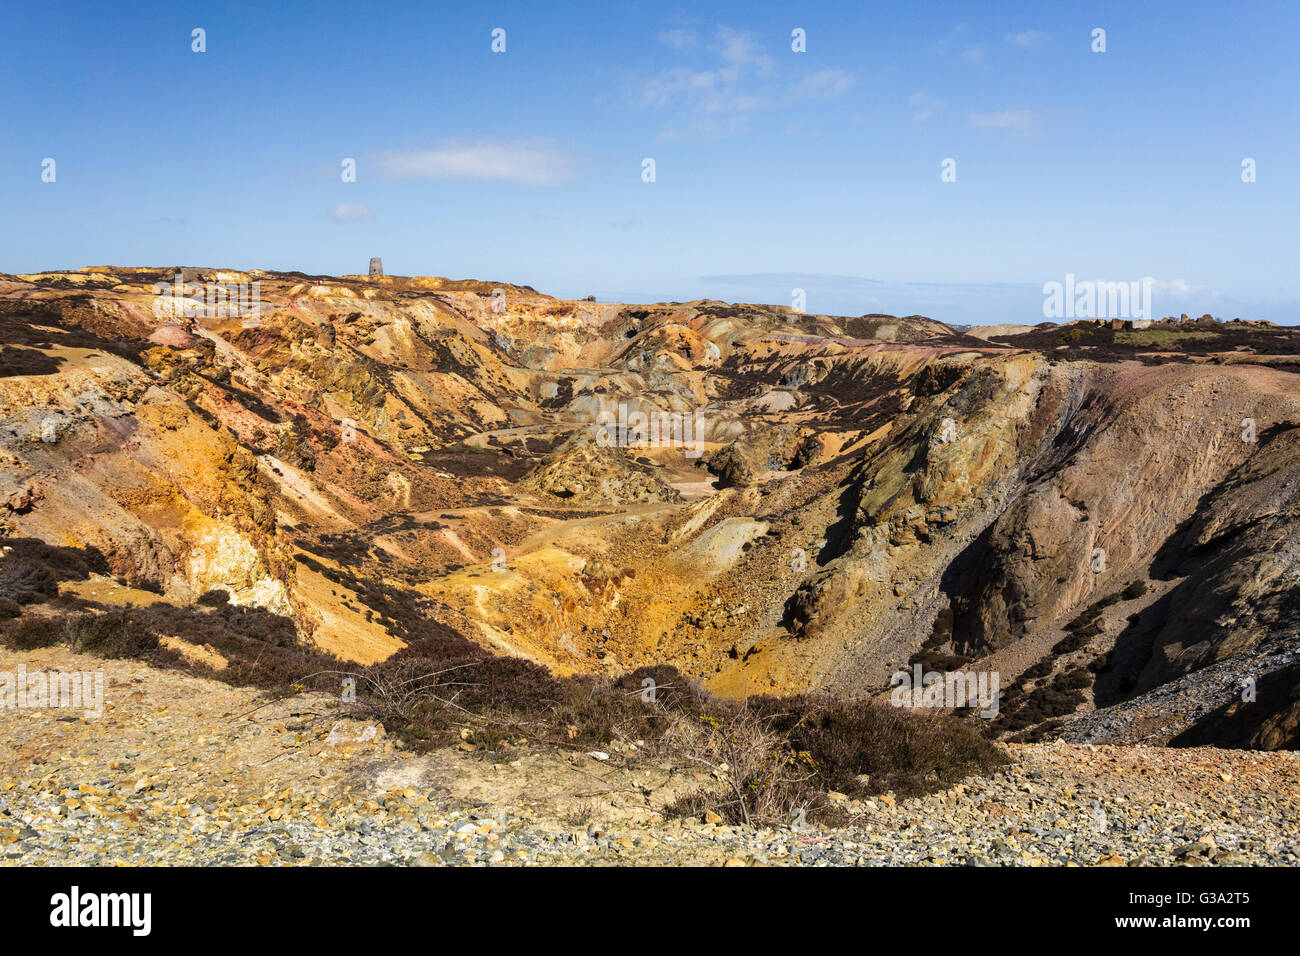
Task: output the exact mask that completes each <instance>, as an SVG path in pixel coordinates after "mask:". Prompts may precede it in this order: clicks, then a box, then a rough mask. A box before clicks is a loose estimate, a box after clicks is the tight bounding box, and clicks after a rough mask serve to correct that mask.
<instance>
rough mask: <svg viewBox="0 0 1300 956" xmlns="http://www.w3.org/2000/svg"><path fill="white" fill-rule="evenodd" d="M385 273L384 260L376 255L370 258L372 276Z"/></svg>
mask: <svg viewBox="0 0 1300 956" xmlns="http://www.w3.org/2000/svg"><path fill="white" fill-rule="evenodd" d="M383 274H384V260H383V259H381V258H379V257H378V256H374V257H372V258H371V260H370V278H372V279H373V278H375V277H376V276H382V275H383Z"/></svg>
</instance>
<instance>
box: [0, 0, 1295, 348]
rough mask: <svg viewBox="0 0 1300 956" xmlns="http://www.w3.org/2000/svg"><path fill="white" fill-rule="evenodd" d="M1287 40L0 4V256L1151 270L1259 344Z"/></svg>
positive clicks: (999, 277)
mask: <svg viewBox="0 0 1300 956" xmlns="http://www.w3.org/2000/svg"><path fill="white" fill-rule="evenodd" d="M196 27H198V28H202V29H204V30H205V31H206V46H207V50H206V52H204V53H195V52H193V51H192V49H191V46H192V37H191V31H192V30H193V29H194V28H196ZM497 27H500V28H503V29H504V30H505V45H506V49H505V52H504V53H494V52H493V51H492V49H491V44H492V36H491V32H492V30H493V29H494V28H497ZM795 28H801V29H803V30H804V31H805V32H806V46H807V49H806V52H802V53H796V52H794V51H793V50H792V49H791V31H792V30H794V29H795ZM1095 28H1102V29H1104V30H1105V31H1106V51H1105V52H1104V53H1094V52H1093V51H1092V49H1091V46H1092V43H1093V40H1092V31H1093V30H1094V29H1095ZM1297 37H1300V4H1297V3H1294V2H1289V0H1288V2H1268V0H1265V2H1252V3H1246V4H1232V5H1228V4H1223V3H1210V2H1200V0H1184V2H1179V3H1143V4H1140V5H1139V4H1130V3H1098V2H1093V3H1075V2H1056V3H1016V2H996V3H981V2H964V3H943V2H936V3H926V4H898V3H891V4H876V3H871V4H866V3H847V2H846V3H808V4H795V3H788V2H787V3H715V4H710V5H707V6H705V5H678V4H673V3H662V2H655V3H641V4H625V5H624V4H614V3H601V4H556V5H554V6H552V5H543V4H536V3H519V4H491V3H486V4H465V3H428V2H426V3H393V4H385V3H367V4H359V3H358V4H343V3H338V4H306V3H276V4H251V3H250V4H247V5H245V4H237V3H225V4H222V3H204V4H185V3H166V4H163V3H157V4H147V3H146V4H137V5H133V6H132V7H131V9H130V12H129V13H128V12H115V11H114V10H113V9H112V7H111V6H110V5H105V4H91V3H85V4H81V3H50V4H11V5H10V6H9V8H8V10H7V13H6V23H5V29H4V31H3V34H0V105H2V106H3V115H4V117H5V122H4V131H3V134H0V221H3V223H4V229H3V233H2V235H0V271H6V272H27V271H35V270H38V269H53V268H77V267H81V266H86V265H97V264H117V265H177V264H185V265H213V266H217V265H220V266H228V267H233V268H254V267H264V268H276V269H298V270H302V271H306V272H313V273H329V274H343V273H352V272H362V271H364V270H365V267H366V264H367V262H368V260H369V257H370V256H372V255H378V256H382V257H383V259H384V265H385V268H386V270H387V271H388V272H390V273H394V274H403V275H448V276H452V277H458V278H459V277H473V278H483V279H489V280H502V281H509V282H518V283H526V284H531V285H533V286H535V287H537V288H538V289H540V290H542V291H545V292H550V293H552V294H555V295H563V296H583V295H587V294H595V295H597V296H598V297H599V298H602V299H622V300H628V301H655V300H668V299H676V300H685V299H690V298H697V297H704V296H707V297H711V298H718V299H727V300H732V301H766V302H777V303H785V304H789V303H790V301H791V290H792V289H793V288H794V287H796V286H797V287H799V288H803V289H804V290H805V294H806V299H807V309H808V310H809V311H813V312H826V313H832V314H849V315H857V314H862V313H865V312H888V313H895V314H908V313H915V312H920V313H924V314H929V315H933V316H934V317H936V318H939V319H943V320H946V321H951V322H957V323H989V322H1028V323H1033V322H1038V321H1042V318H1043V315H1042V303H1043V293H1042V285H1043V283H1045V282H1049V281H1063V280H1064V278H1065V276H1066V275H1067V274H1074V275H1075V276H1077V277H1078V278H1079V279H1103V280H1108V281H1133V280H1139V279H1142V278H1144V277H1148V276H1149V277H1153V278H1154V279H1156V280H1157V285H1156V286H1155V290H1156V291H1155V302H1154V308H1155V312H1156V313H1157V315H1162V314H1167V313H1173V314H1177V313H1179V312H1183V311H1187V312H1190V313H1192V314H1195V315H1199V314H1201V313H1203V312H1207V311H1208V312H1212V313H1214V314H1216V315H1221V316H1223V317H1226V318H1231V317H1233V316H1237V315H1240V316H1243V317H1247V318H1266V319H1271V320H1273V321H1277V322H1285V323H1288V324H1292V323H1296V322H1298V321H1300V268H1298V266H1300V242H1297V239H1296V236H1297V227H1296V216H1297V211H1298V210H1300V185H1298V184H1300V67H1298V66H1297V62H1298V61H1300V57H1297V54H1296V50H1295V43H1296V38H1297ZM47 157H48V158H53V159H54V160H55V162H56V167H55V170H56V180H55V181H54V182H52V183H50V182H42V179H41V174H42V161H43V160H44V159H45V158H47ZM347 157H350V158H353V159H355V160H356V168H357V177H356V179H357V181H356V182H352V183H345V182H343V181H342V179H341V175H340V172H341V162H342V160H343V159H344V158H347ZM1248 157H1249V158H1252V159H1254V160H1255V163H1256V177H1257V178H1256V181H1255V182H1253V183H1244V182H1242V161H1243V159H1245V158H1248ZM646 158H652V159H653V160H654V161H655V173H656V176H655V181H654V182H649V183H648V182H644V181H643V179H642V163H643V160H644V159H646ZM947 158H952V159H954V160H955V161H956V181H955V182H942V181H941V176H940V173H941V164H942V162H943V161H944V160H945V159H947Z"/></svg>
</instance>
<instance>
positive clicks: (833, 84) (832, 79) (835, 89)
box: [795, 70, 853, 99]
mask: <svg viewBox="0 0 1300 956" xmlns="http://www.w3.org/2000/svg"><path fill="white" fill-rule="evenodd" d="M852 87H853V74H852V73H849V72H847V71H845V70H818V71H817V72H816V73H809V74H808V75H807V76H805V77H804V78H803V79H802V80H801V81H800V82H799V86H798V88H797V89H796V91H795V95H796V96H799V97H806V98H810V99H830V98H832V97H836V96H839V95H840V94H842V93H847V92H848V91H849V90H850V89H851V88H852Z"/></svg>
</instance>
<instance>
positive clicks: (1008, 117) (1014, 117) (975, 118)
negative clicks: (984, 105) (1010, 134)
mask: <svg viewBox="0 0 1300 956" xmlns="http://www.w3.org/2000/svg"><path fill="white" fill-rule="evenodd" d="M969 119H970V125H971V126H972V127H974V128H975V129H1009V130H1012V131H1014V132H1017V133H1032V132H1033V131H1034V130H1036V129H1037V128H1038V123H1039V117H1038V114H1037V113H1035V112H1034V111H1033V110H1003V111H1002V112H1000V113H971V114H970V117H969Z"/></svg>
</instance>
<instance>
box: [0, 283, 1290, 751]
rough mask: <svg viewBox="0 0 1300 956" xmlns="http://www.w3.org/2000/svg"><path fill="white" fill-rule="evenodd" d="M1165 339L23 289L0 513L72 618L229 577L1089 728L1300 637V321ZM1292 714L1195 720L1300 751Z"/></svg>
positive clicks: (1177, 329)
mask: <svg viewBox="0 0 1300 956" xmlns="http://www.w3.org/2000/svg"><path fill="white" fill-rule="evenodd" d="M177 274H181V275H182V280H183V281H184V282H189V283H193V285H192V286H191V287H190V288H189V290H188V292H189V295H190V302H189V306H188V307H187V304H186V299H185V298H184V297H178V296H177V295H176V294H175V290H176V289H177V285H176V279H175V277H176V275H177ZM252 283H257V294H256V297H255V300H256V301H255V302H254V303H252V304H251V305H249V306H248V307H247V308H239V309H226V308H220V307H213V304H212V301H211V298H210V296H209V294H208V291H207V290H210V289H212V288H226V287H229V288H243V289H245V290H247V289H249V288H251V287H252ZM241 284H242V286H241ZM183 291H185V290H183ZM236 298H237V297H236ZM200 299H202V301H201V302H200V301H198V300H200ZM1121 325H1122V324H1121ZM1156 328H1157V331H1159V333H1160V334H1159V335H1155V336H1152V335H1151V334H1149V333H1148V332H1141V333H1139V332H1132V331H1130V330H1125V329H1123V328H1122V327H1121V328H1114V327H1112V326H1111V325H1109V324H1106V325H1101V324H1091V323H1075V324H1073V325H1071V326H1068V327H1062V328H1056V327H1050V328H1049V327H1035V328H1032V329H1031V328H1028V327H1010V326H1008V327H1006V328H1005V329H1002V328H1000V329H990V330H982V331H981V330H974V331H975V332H978V333H979V334H978V335H975V334H971V335H963V334H960V333H957V332H955V331H953V330H952V329H950V328H948V327H946V326H944V325H942V324H941V323H938V322H935V321H933V320H929V319H924V318H922V317H908V318H905V319H895V318H892V317H888V316H864V317H861V318H837V317H827V316H808V315H803V314H798V313H794V312H791V311H790V310H787V309H781V308H775V307H771V306H739V305H728V304H725V303H718V302H709V301H704V302H692V303H660V304H654V305H623V304H616V303H614V304H611V303H595V302H574V301H566V300H557V299H553V298H551V297H549V296H545V295H542V294H539V293H537V292H536V291H534V290H532V289H530V288H528V287H524V286H513V285H508V284H504V283H490V282H457V281H452V280H447V279H439V278H402V277H379V278H375V279H370V278H366V277H361V276H345V277H311V276H304V275H301V274H286V273H272V272H261V271H252V272H235V271H230V270H184V271H183V273H182V271H181V270H173V269H152V270H151V269H118V268H99V269H93V270H83V271H80V272H71V273H50V274H42V275H33V276H0V346H2V347H3V351H0V481H2V482H3V485H2V487H3V493H2V494H0V533H2V534H3V535H4V536H5V537H7V538H10V539H20V538H32V539H40V540H41V541H44V542H46V543H48V544H51V545H58V546H61V547H66V548H72V549H77V550H79V551H82V552H85V553H86V554H88V555H90V556H92V557H93V559H94V561H93V563H94V565H95V566H96V567H98V568H100V569H101V571H100V572H99V576H98V577H96V578H95V579H94V581H93V582H86V581H71V580H70V581H64V582H63V583H62V584H61V585H60V586H61V587H62V588H63V590H64V593H65V597H66V598H67V599H68V600H72V599H80V600H89V598H87V597H85V595H88V594H91V592H92V591H93V598H94V601H95V602H96V603H97V604H102V603H112V602H113V601H115V600H119V601H125V600H134V599H138V596H139V595H140V594H141V593H152V594H153V595H154V596H155V597H156V599H158V600H162V601H166V602H169V603H174V604H178V605H186V606H189V605H192V604H194V603H195V602H196V601H198V599H199V598H200V597H201V596H203V595H204V594H206V593H208V592H211V591H224V592H226V594H227V595H228V597H229V600H230V601H231V602H233V603H236V604H243V605H246V606H250V607H259V608H263V609H265V610H267V611H270V612H272V613H274V614H277V615H282V616H286V617H288V618H290V619H292V620H293V622H294V623H295V626H296V627H297V631H298V634H299V638H300V640H303V641H308V642H312V643H314V644H316V645H318V646H320V647H322V648H324V649H326V650H329V651H331V652H334V653H337V654H339V655H340V656H343V657H347V658H350V659H354V660H357V661H362V662H370V661H375V660H381V659H383V658H385V657H386V656H388V655H389V654H391V653H393V652H394V651H395V650H397V649H398V648H400V647H402V646H403V645H404V644H405V643H406V642H408V641H410V640H413V639H416V638H418V637H419V636H420V635H421V634H422V633H423V632H424V629H426V628H428V627H433V626H436V627H439V628H450V629H452V630H455V631H458V632H460V633H462V634H464V635H465V636H467V637H470V638H471V639H473V640H476V641H478V642H480V643H482V644H484V645H485V646H488V647H491V648H493V649H494V650H496V651H497V652H500V653H508V654H515V655H519V656H523V657H527V658H530V659H533V660H536V661H539V662H541V663H544V664H546V665H547V666H549V667H552V668H554V669H556V670H559V671H565V672H567V671H581V670H604V671H608V672H615V673H617V672H621V671H625V670H629V669H631V668H634V667H636V666H639V665H643V664H651V663H661V662H669V663H673V664H676V665H677V666H678V667H680V668H681V669H682V670H683V671H685V672H686V673H688V674H690V675H691V676H694V677H697V678H699V679H702V680H704V681H706V682H708V683H709V685H710V686H711V687H712V688H714V689H715V690H716V691H718V692H719V693H724V694H732V695H742V694H745V693H766V692H774V691H779V692H788V691H798V690H803V689H815V688H825V689H830V690H833V691H836V692H838V693H843V694H852V695H865V694H878V693H882V692H885V691H887V689H888V680H889V676H890V674H891V673H893V672H894V671H895V670H897V669H899V668H900V667H905V666H907V665H908V663H909V661H910V662H921V663H923V664H924V665H925V666H926V667H928V668H935V669H940V670H942V669H951V668H954V667H967V668H974V669H994V670H997V671H998V672H999V673H1000V674H1001V678H1002V684H1003V686H1004V687H1006V688H1009V691H1008V695H1007V700H1006V705H1005V707H1004V714H1003V716H1002V717H1000V718H999V721H1000V723H998V724H997V730H998V732H1000V733H1004V734H1008V735H1010V734H1035V733H1043V732H1047V731H1049V730H1050V731H1054V732H1060V733H1067V732H1068V731H1069V726H1070V725H1069V724H1068V723H1066V721H1067V720H1069V719H1074V718H1080V719H1081V718H1082V716H1083V715H1085V714H1087V713H1089V712H1090V711H1092V710H1093V709H1094V707H1101V708H1119V709H1120V710H1121V711H1122V709H1123V708H1124V707H1125V702H1126V701H1134V700H1137V699H1139V698H1141V697H1142V696H1143V695H1149V694H1150V693H1151V692H1152V691H1153V690H1154V689H1158V688H1161V687H1164V686H1172V682H1177V681H1180V680H1184V679H1186V678H1188V675H1193V674H1196V673H1200V672H1206V673H1208V671H1207V670H1206V669H1207V668H1212V667H1227V668H1229V669H1231V668H1232V667H1238V670H1240V671H1241V673H1242V674H1246V671H1247V670H1249V667H1247V666H1246V664H1245V663H1243V662H1247V661H1250V662H1255V661H1258V660H1262V659H1264V658H1263V657H1261V654H1263V653H1264V651H1265V650H1267V651H1268V654H1270V655H1273V656H1269V657H1268V660H1274V658H1275V657H1277V654H1281V655H1282V657H1281V658H1278V660H1280V661H1281V663H1277V664H1276V666H1274V665H1268V666H1269V667H1273V670H1270V671H1268V673H1267V674H1265V673H1259V674H1257V675H1256V676H1257V677H1258V678H1259V679H1261V680H1264V679H1266V678H1268V675H1269V674H1273V673H1274V672H1277V673H1279V674H1281V673H1282V671H1281V668H1284V667H1286V666H1290V664H1289V660H1290V658H1287V657H1286V656H1285V655H1286V654H1287V653H1289V651H1288V650H1287V648H1289V647H1291V646H1292V643H1300V637H1298V636H1297V618H1300V604H1298V601H1297V596H1298V595H1300V576H1298V572H1300V531H1298V530H1297V529H1298V528H1300V523H1298V522H1297V521H1296V518H1297V508H1300V504H1298V503H1297V495H1298V493H1300V491H1298V489H1300V376H1298V374H1297V373H1298V372H1300V357H1298V355H1300V336H1297V335H1296V334H1295V333H1294V332H1292V331H1290V330H1289V329H1280V328H1277V327H1271V326H1266V325H1263V324H1253V323H1221V324H1215V323H1212V322H1211V323H1208V324H1207V323H1205V322H1204V321H1203V322H1201V323H1200V324H1197V325H1195V326H1192V325H1190V324H1184V323H1179V322H1167V323H1163V324H1160V325H1158V326H1157V327H1156ZM1192 328H1195V331H1196V333H1197V334H1195V335H1190V334H1188V333H1189V331H1190V330H1191V329H1192ZM1206 333H1209V334H1208V335H1207V334H1206ZM114 579H120V581H118V582H115V580H114ZM92 584H93V587H92ZM78 594H80V595H82V597H81V598H77V595H78ZM24 606H25V607H26V613H47V612H49V611H50V609H49V608H46V609H45V610H44V611H42V610H41V606H40V605H34V604H30V603H29V604H27V605H24ZM1277 647H1281V648H1282V650H1281V651H1277V652H1276V654H1275V653H1274V650H1272V649H1275V648H1277ZM1266 656H1267V655H1266ZM1238 665H1240V666H1238ZM1250 666H1251V667H1255V666H1256V665H1255V664H1253V663H1252V664H1251V665H1250ZM1259 666H1263V665H1259ZM1216 673H1217V671H1216ZM1233 673H1236V672H1235V671H1234V672H1233ZM1287 680H1289V678H1287V679H1284V678H1283V677H1278V678H1277V681H1281V683H1279V684H1278V687H1281V686H1282V684H1284V683H1285V684H1286V687H1287V688H1289V687H1290V686H1291V685H1290V684H1289V683H1286V681H1287ZM1206 693H1207V694H1208V691H1207V692H1206ZM1270 701H1272V702H1271V703H1269V704H1268V706H1267V708H1265V707H1263V706H1262V705H1261V706H1256V707H1254V708H1253V709H1252V708H1250V707H1247V708H1246V710H1247V712H1246V714H1245V716H1244V717H1242V716H1234V717H1232V718H1231V720H1229V718H1227V717H1224V716H1223V715H1222V714H1219V716H1217V717H1214V718H1213V720H1211V718H1210V717H1206V718H1205V720H1204V721H1203V722H1202V730H1203V732H1205V733H1211V734H1213V733H1217V732H1218V731H1216V730H1215V729H1214V728H1216V727H1220V726H1223V727H1227V726H1228V723H1232V722H1233V721H1235V723H1233V727H1234V728H1235V729H1233V730H1232V734H1235V735H1236V738H1240V739H1241V740H1242V741H1248V740H1251V739H1254V740H1255V741H1256V745H1261V744H1259V741H1260V740H1264V741H1265V743H1264V744H1262V745H1267V746H1274V747H1276V746H1294V742H1295V739H1296V736H1295V728H1296V724H1297V717H1296V713H1297V712H1298V711H1297V708H1298V707H1300V705H1296V704H1295V703H1294V701H1291V700H1290V698H1289V697H1287V695H1286V693H1283V692H1282V691H1277V692H1271V697H1270ZM1205 704H1206V706H1207V708H1209V710H1215V711H1216V712H1217V711H1218V709H1220V708H1221V707H1227V706H1229V702H1226V701H1220V700H1218V699H1217V698H1215V699H1214V700H1210V699H1209V698H1208V697H1207V698H1206V701H1205ZM1211 704H1213V707H1210V705H1211ZM1209 710H1207V713H1209ZM1240 710H1241V708H1238V711H1234V714H1238V712H1239V711H1240ZM1197 719H1199V718H1197ZM1215 721H1218V722H1217V723H1215ZM1225 721H1227V722H1228V723H1225ZM1191 725H1195V720H1192V724H1191ZM1189 726H1190V725H1189ZM1241 727H1247V730H1248V731H1249V732H1246V731H1242V730H1241ZM1090 732H1091V731H1090ZM1223 733H1225V734H1226V733H1227V730H1224V731H1223ZM1252 734H1254V735H1255V736H1254V737H1252V736H1251V735H1252ZM1261 735H1262V736H1261ZM1168 736H1172V733H1171V734H1170V735H1168ZM1193 736H1194V733H1193ZM1236 738H1234V739H1236Z"/></svg>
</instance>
